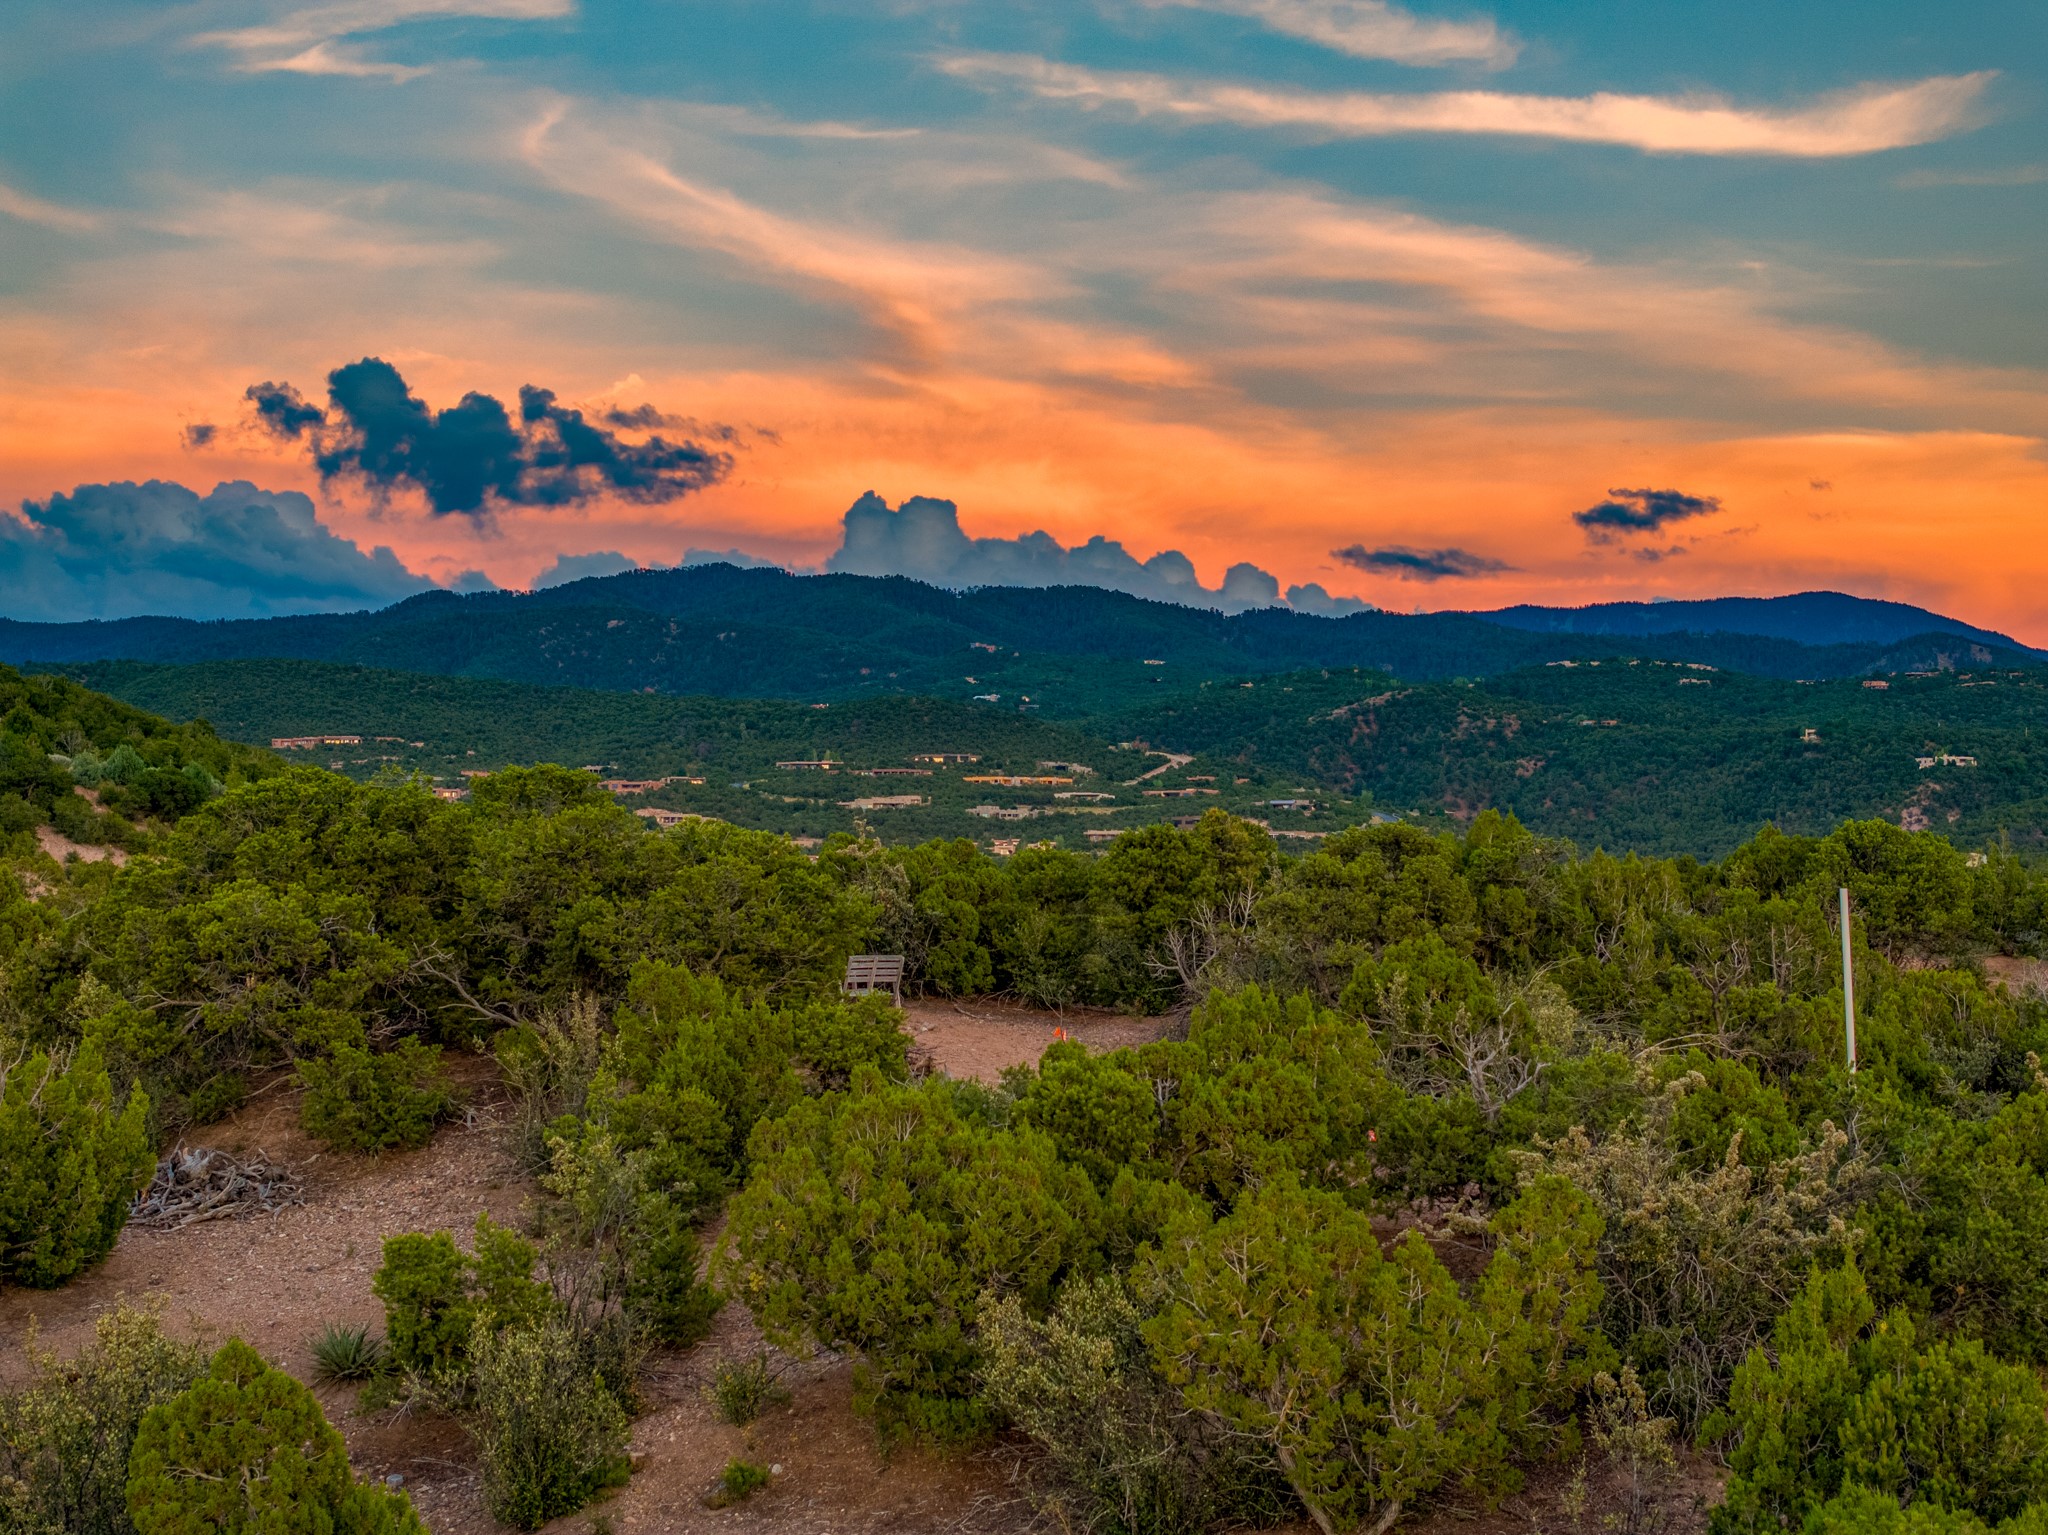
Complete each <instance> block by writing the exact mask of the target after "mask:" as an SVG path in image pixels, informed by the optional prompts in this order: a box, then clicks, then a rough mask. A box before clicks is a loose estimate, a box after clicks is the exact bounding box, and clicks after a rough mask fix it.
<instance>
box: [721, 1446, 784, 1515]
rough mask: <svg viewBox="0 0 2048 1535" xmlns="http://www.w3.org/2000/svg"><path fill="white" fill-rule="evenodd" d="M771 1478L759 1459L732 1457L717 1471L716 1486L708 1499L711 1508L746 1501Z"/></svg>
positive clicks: (726, 1506) (731, 1505)
mask: <svg viewBox="0 0 2048 1535" xmlns="http://www.w3.org/2000/svg"><path fill="white" fill-rule="evenodd" d="M773 1479H774V1478H773V1476H772V1474H771V1473H770V1472H769V1470H768V1468H767V1467H766V1466H764V1465H762V1464H761V1463H760V1462H759V1461H753V1460H740V1459H738V1458H734V1459H732V1460H729V1461H727V1462H726V1463H725V1467H724V1469H723V1470H721V1471H720V1472H719V1473H718V1486H717V1488H716V1489H715V1490H714V1491H713V1492H712V1494H711V1497H710V1499H709V1500H708V1501H709V1502H710V1504H711V1506H712V1507H713V1508H732V1507H734V1506H735V1505H737V1504H741V1503H744V1502H746V1501H747V1499H749V1498H751V1497H752V1496H753V1495H754V1494H755V1493H757V1492H759V1491H760V1490H761V1489H762V1488H763V1487H766V1486H767V1485H768V1484H769V1482H770V1481H772V1480H773Z"/></svg>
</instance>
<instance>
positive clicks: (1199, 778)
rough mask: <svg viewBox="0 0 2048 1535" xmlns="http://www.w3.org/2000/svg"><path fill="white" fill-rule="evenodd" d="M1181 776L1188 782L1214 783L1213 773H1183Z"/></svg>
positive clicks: (1214, 776)
mask: <svg viewBox="0 0 2048 1535" xmlns="http://www.w3.org/2000/svg"><path fill="white" fill-rule="evenodd" d="M1182 777H1183V778H1185V779H1186V781H1187V782H1189V783H1214V782H1215V781H1216V775H1215V774H1214V773H1185V774H1183V775H1182Z"/></svg>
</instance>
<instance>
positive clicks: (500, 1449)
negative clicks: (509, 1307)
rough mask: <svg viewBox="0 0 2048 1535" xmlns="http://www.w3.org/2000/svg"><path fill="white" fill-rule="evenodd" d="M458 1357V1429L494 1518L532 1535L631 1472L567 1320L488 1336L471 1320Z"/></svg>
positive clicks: (616, 1424)
mask: <svg viewBox="0 0 2048 1535" xmlns="http://www.w3.org/2000/svg"><path fill="white" fill-rule="evenodd" d="M467 1353H468V1362H469V1372H470V1378H469V1385H470V1395H469V1399H468V1404H467V1407H466V1409H465V1415H464V1421H465V1423H466V1424H467V1425H468V1428H469V1432H470V1435H471V1437H472V1438H473V1439H474V1440H475V1441H476V1446H477V1453H478V1456H479V1459H480V1460H481V1463H482V1468H483V1481H484V1499H485V1502H486V1504H487V1505H488V1506H489V1508H490V1511H491V1514H492V1516H493V1517H495V1518H497V1519H501V1520H503V1521H504V1522H505V1523H507V1524H510V1525H514V1526H516V1527H517V1528H519V1529H523V1530H531V1529H536V1528H538V1527H539V1526H540V1525H542V1524H545V1523H546V1522H547V1521H548V1520H550V1519H553V1518H555V1517H557V1516H558V1515H561V1514H566V1513H571V1512H573V1511H574V1510H576V1509H579V1508H581V1507H583V1505H584V1504H586V1503H588V1502H589V1501H590V1500H591V1499H592V1498H593V1497H595V1496H597V1495H598V1494H599V1493H600V1492H603V1491H604V1490H605V1489H607V1488H610V1487H617V1486H621V1485H623V1484H624V1482H625V1480H626V1477H627V1476H628V1474H629V1473H630V1471H631V1469H632V1466H631V1460H630V1458H629V1457H628V1456H627V1454H626V1441H627V1436H628V1423H627V1419H626V1414H625V1411H624V1409H622V1408H621V1407H620V1405H619V1402H618V1400H617V1398H616V1397H615V1396H614V1395H613V1393H612V1392H611V1390H610V1389H609V1388H608V1387H607V1386H606V1384H605V1382H604V1381H603V1380H602V1379H601V1378H600V1377H599V1375H598V1374H597V1372H596V1371H594V1370H593V1369H592V1368H591V1363H590V1358H589V1353H588V1350H587V1349H586V1348H585V1346H584V1342H583V1340H582V1339H581V1338H579V1337H578V1335H577V1333H576V1331H575V1330H574V1329H573V1328H572V1327H570V1326H569V1325H568V1323H567V1322H566V1321H564V1320H563V1319H562V1318H560V1317H556V1316H547V1317H543V1318H540V1319H538V1320H534V1321H529V1322H524V1323H521V1324H519V1325H513V1326H504V1327H499V1328H497V1329H495V1330H494V1329H493V1327H492V1326H491V1323H490V1321H489V1320H488V1319H487V1318H486V1317H484V1316H482V1315H478V1316H477V1318H476V1320H475V1324H474V1331H473V1332H472V1334H471V1337H470V1340H469V1343H468V1349H467Z"/></svg>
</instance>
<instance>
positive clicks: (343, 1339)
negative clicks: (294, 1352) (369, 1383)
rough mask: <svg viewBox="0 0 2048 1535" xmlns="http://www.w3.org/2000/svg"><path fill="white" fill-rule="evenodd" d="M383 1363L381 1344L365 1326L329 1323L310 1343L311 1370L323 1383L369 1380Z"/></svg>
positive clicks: (385, 1357)
mask: <svg viewBox="0 0 2048 1535" xmlns="http://www.w3.org/2000/svg"><path fill="white" fill-rule="evenodd" d="M386 1362H387V1355H386V1353H385V1349H384V1340H383V1339H382V1338H380V1337H378V1336H377V1335H376V1334H375V1333H373V1332H371V1331H370V1329H369V1328H368V1327H367V1326H351V1325H350V1324H348V1323H346V1322H329V1323H328V1324H327V1325H326V1326H325V1327H323V1328H321V1329H320V1336H319V1337H317V1338H315V1339H314V1340H313V1366H314V1368H315V1369H316V1370H317V1371H318V1372H319V1374H320V1378H321V1379H322V1380H368V1379H370V1378H371V1377H372V1376H374V1375H377V1374H379V1373H380V1372H381V1371H382V1370H383V1369H384V1366H385V1364H386Z"/></svg>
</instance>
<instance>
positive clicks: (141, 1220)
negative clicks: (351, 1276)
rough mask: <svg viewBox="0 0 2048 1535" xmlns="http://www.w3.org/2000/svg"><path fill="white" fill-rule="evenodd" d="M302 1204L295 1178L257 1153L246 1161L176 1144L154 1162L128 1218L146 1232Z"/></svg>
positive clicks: (301, 1196) (260, 1153) (171, 1229)
mask: <svg viewBox="0 0 2048 1535" xmlns="http://www.w3.org/2000/svg"><path fill="white" fill-rule="evenodd" d="M305 1202H306V1201H305V1194H304V1192H303V1190H302V1189H301V1188H300V1186H299V1180H298V1178H297V1177H296V1176H294V1175H293V1174H292V1172H291V1171H290V1170H289V1169H288V1168H285V1167H281V1166H279V1165H278V1164H277V1163H275V1162H273V1161H271V1160H270V1158H269V1157H268V1156H267V1155H266V1154H265V1153H263V1152H261V1151H259V1152H257V1153H256V1155H255V1157H254V1158H253V1159H251V1160H249V1161H246V1162H244V1161H238V1160H237V1159H235V1158H234V1157H231V1156H229V1155H228V1154H227V1153H226V1152H225V1151H209V1150H208V1149H207V1148H205V1147H203V1146H191V1147H185V1146H180V1147H174V1148H173V1149H172V1150H171V1151H169V1152H167V1153H166V1154H165V1156H164V1158H163V1160H162V1161H160V1162H158V1163H157V1165H156V1176H155V1177H154V1178H152V1179H150V1181H149V1187H148V1188H146V1189H144V1190H143V1191H142V1193H141V1194H140V1195H138V1196H137V1197H136V1200H135V1204H134V1206H133V1207H132V1208H131V1209H130V1210H129V1212H128V1219H129V1221H130V1222H131V1223H132V1224H134V1225H137V1226H141V1227H144V1228H146V1229H149V1230H154V1231H175V1230H176V1229H177V1228H178V1227H180V1226H195V1225H197V1224H198V1223H199V1222H201V1221H216V1220H223V1219H227V1218H230V1217H233V1216H237V1215H253V1214H256V1213H258V1212H262V1213H265V1214H268V1213H271V1212H273V1211H277V1210H282V1209H284V1208H285V1207H286V1206H287V1205H298V1204H304V1203H305Z"/></svg>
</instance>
